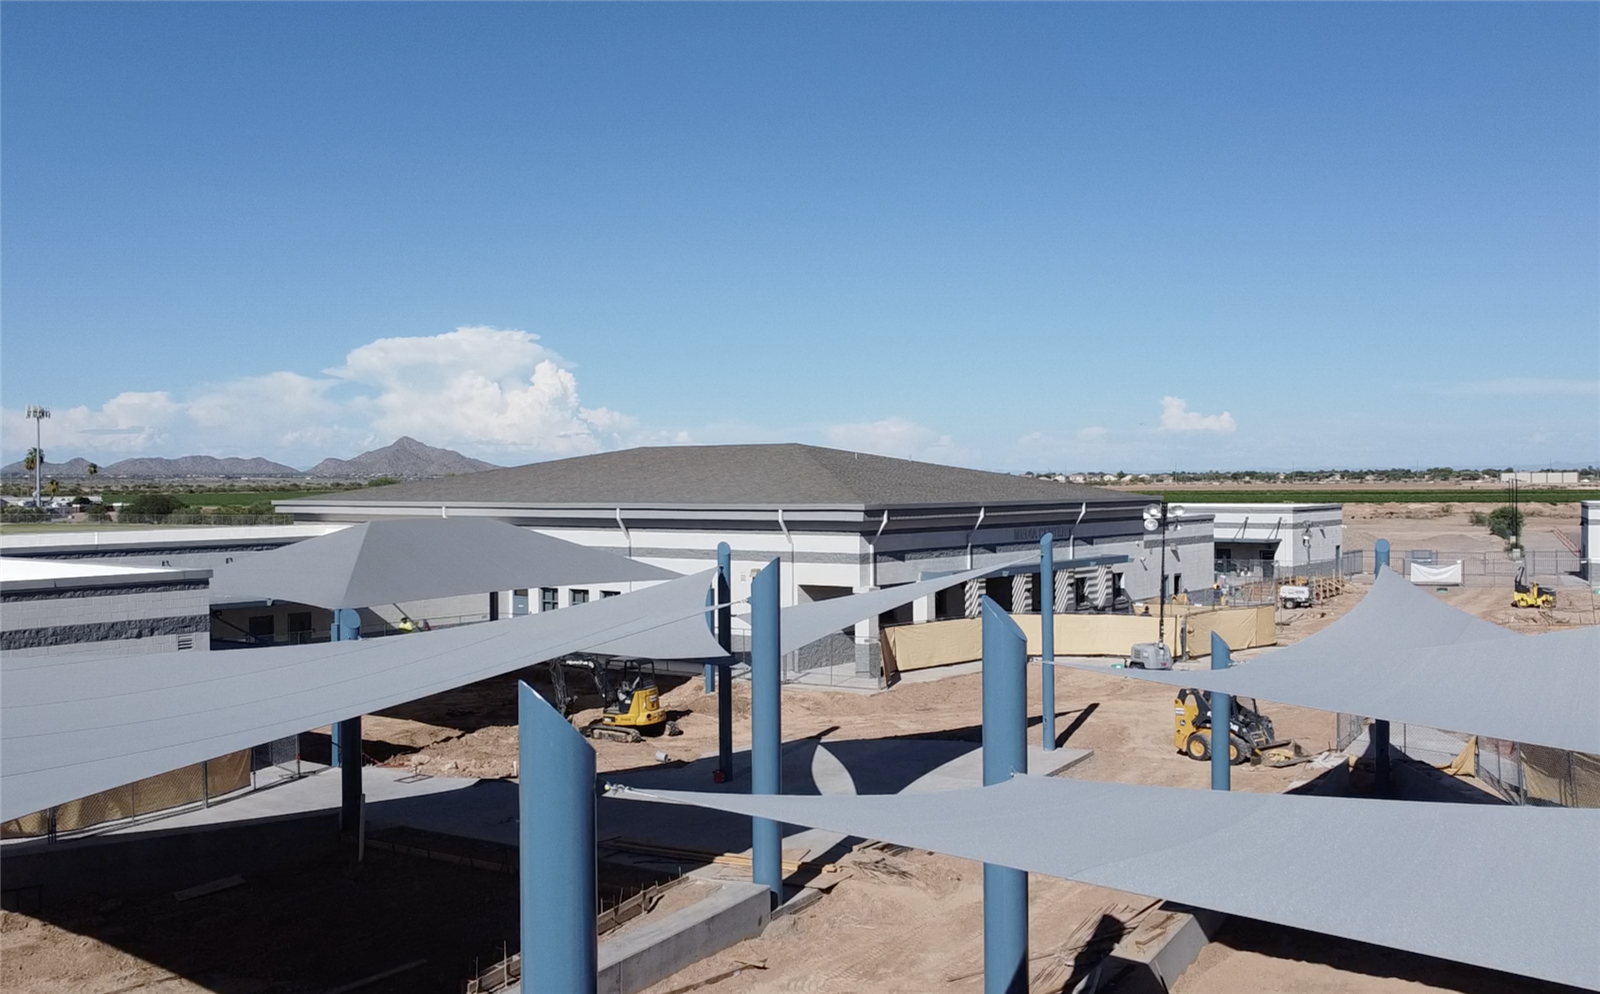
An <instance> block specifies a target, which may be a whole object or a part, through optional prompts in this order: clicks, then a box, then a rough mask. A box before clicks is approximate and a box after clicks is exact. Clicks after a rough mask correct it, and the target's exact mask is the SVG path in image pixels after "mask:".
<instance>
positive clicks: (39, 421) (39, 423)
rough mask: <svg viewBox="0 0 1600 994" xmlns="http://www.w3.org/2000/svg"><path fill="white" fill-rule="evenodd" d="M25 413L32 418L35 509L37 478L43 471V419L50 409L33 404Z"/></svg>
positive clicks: (37, 494) (47, 415) (36, 503)
mask: <svg viewBox="0 0 1600 994" xmlns="http://www.w3.org/2000/svg"><path fill="white" fill-rule="evenodd" d="M27 415H28V417H30V418H32V419H33V509H34V510H35V511H37V510H38V509H39V506H40V497H39V479H40V477H41V476H42V475H43V473H44V419H45V418H48V417H49V416H50V409H49V408H47V407H40V406H39V405H37V404H35V405H33V406H32V407H30V408H28V411H27Z"/></svg>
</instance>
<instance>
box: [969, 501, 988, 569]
mask: <svg viewBox="0 0 1600 994" xmlns="http://www.w3.org/2000/svg"><path fill="white" fill-rule="evenodd" d="M988 510H989V509H988V508H987V507H980V508H978V520H977V521H976V522H975V523H974V524H973V526H972V531H969V532H967V569H971V568H972V536H974V535H976V534H978V529H979V528H982V527H983V516H984V514H986V513H987V512H988Z"/></svg>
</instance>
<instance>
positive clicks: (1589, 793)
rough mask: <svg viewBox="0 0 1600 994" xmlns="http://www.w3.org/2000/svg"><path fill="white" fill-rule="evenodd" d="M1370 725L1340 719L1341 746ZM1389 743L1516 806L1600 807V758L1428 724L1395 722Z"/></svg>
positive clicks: (1356, 740) (1345, 747)
mask: <svg viewBox="0 0 1600 994" xmlns="http://www.w3.org/2000/svg"><path fill="white" fill-rule="evenodd" d="M1369 726H1370V722H1369V721H1368V719H1366V718H1361V717H1358V716H1356V715H1350V714H1341V715H1338V716H1337V731H1336V735H1335V748H1337V749H1340V750H1350V749H1351V747H1352V746H1353V745H1356V746H1358V748H1360V746H1359V745H1358V743H1359V742H1360V740H1361V739H1362V736H1363V735H1364V734H1365V732H1366V730H1367V728H1368V727H1369ZM1389 745H1390V748H1391V749H1393V750H1394V751H1395V752H1398V753H1401V754H1403V755H1405V756H1407V757H1409V758H1411V759H1414V760H1416V761H1417V762H1419V763H1426V764H1427V765H1429V766H1433V767H1436V768H1439V769H1448V770H1449V771H1450V772H1461V773H1464V774H1467V775H1470V776H1472V777H1473V778H1475V779H1476V780H1478V781H1479V782H1480V783H1482V784H1483V785H1484V786H1486V787H1488V788H1489V789H1490V790H1492V791H1494V792H1495V793H1496V794H1498V795H1500V797H1501V798H1503V799H1504V800H1506V801H1507V802H1509V803H1511V804H1535V805H1545V806H1549V807H1564V808H1600V756H1595V755H1591V754H1589V753H1584V752H1572V751H1570V750H1567V749H1552V748H1549V747H1548V746H1538V745H1529V744H1527V743H1522V742H1510V741H1507V740H1505V739H1494V738H1488V737H1485V736H1473V735H1468V734H1466V733H1464V732H1450V731H1445V730H1443V729H1438V728H1430V727H1428V726H1426V725H1406V724H1394V725H1391V726H1390V729H1389Z"/></svg>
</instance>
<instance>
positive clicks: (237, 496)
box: [105, 488, 333, 507]
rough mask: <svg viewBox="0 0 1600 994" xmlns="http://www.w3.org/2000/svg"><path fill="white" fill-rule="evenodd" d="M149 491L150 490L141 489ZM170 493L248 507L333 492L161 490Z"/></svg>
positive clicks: (122, 498) (114, 497)
mask: <svg viewBox="0 0 1600 994" xmlns="http://www.w3.org/2000/svg"><path fill="white" fill-rule="evenodd" d="M140 492H142V493H149V492H150V491H140ZM160 492H162V493H170V494H172V496H173V497H176V498H177V499H178V500H180V501H182V502H183V504H184V506H185V507H248V506H249V505H251V504H260V503H267V502H271V501H275V500H292V499H293V498H295V497H316V496H318V495H320V494H325V493H332V492H333V489H332V488H330V489H328V490H220V491H213V492H211V493H197V494H186V493H183V492H181V491H173V490H167V491H160ZM135 496H137V494H136V493H132V492H129V493H112V492H109V491H108V492H107V493H106V494H105V500H106V503H108V504H109V503H121V502H126V501H130V500H133V498H134V497H135Z"/></svg>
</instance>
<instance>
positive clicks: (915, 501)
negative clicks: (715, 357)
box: [281, 443, 1143, 510]
mask: <svg viewBox="0 0 1600 994" xmlns="http://www.w3.org/2000/svg"><path fill="white" fill-rule="evenodd" d="M1140 499H1143V498H1140V497H1138V496H1137V495H1132V494H1124V493H1118V492H1116V491H1113V490H1103V489H1101V488H1099V487H1085V486H1076V485H1073V484H1068V483H1055V482H1050V481H1045V480H1036V479H1030V478H1028V477H1021V476H1011V475H1009V474H1006V473H987V472H983V471H981V470H975V469H961V468H958V467H954V466H940V465H936V464H934V463H926V462H915V461H913V460H909V459H891V458H888V457H886V456H874V455H868V454H866V453H862V452H845V451H842V450H840V449H827V448H820V447H818V446H815V445H798V444H793V443H788V444H782V445H685V446H658V447H644V448H637V449H624V450H622V451H619V452H602V453H599V454H597V455H590V456H577V457H575V458H572V459H557V460H553V461H551V462H540V463H533V464H531V465H528V466H516V467H513V468H511V469H497V470H490V471H488V472H483V473H470V474H467V475H464V476H450V477H445V478H443V479H437V480H419V481H417V482H415V483H402V484H398V485H396V486H390V487H378V488H375V489H370V490H360V491H351V492H349V493H344V494H328V495H326V496H321V497H316V498H308V499H307V500H306V501H305V502H304V503H307V504H318V505H323V504H352V505H369V504H373V503H383V502H389V501H393V502H408V501H418V502H423V503H434V502H460V503H486V504H559V505H598V506H606V507H611V506H619V507H630V506H639V505H649V506H663V505H666V506H716V507H730V506H731V507H752V506H753V507H795V508H798V507H801V506H805V505H824V506H830V507H852V508H854V507H863V508H882V507H897V506H917V505H946V504H961V505H966V504H971V505H982V504H1035V503H1037V504H1054V503H1068V502H1070V503H1073V504H1077V503H1080V502H1083V501H1088V502H1090V503H1095V502H1102V501H1131V500H1140ZM281 503H282V506H283V507H284V508H285V509H286V510H292V509H293V508H294V507H295V505H296V503H297V502H295V501H288V502H281Z"/></svg>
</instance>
